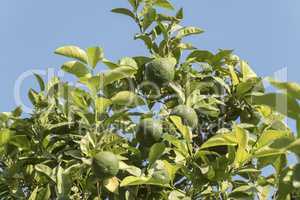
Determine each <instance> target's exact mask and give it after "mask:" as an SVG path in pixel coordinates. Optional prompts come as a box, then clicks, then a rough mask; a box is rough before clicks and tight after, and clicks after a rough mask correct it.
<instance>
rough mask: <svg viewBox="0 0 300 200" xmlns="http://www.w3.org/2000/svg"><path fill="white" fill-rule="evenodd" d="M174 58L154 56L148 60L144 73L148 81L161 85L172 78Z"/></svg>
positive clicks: (173, 74)
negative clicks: (154, 57)
mask: <svg viewBox="0 0 300 200" xmlns="http://www.w3.org/2000/svg"><path fill="white" fill-rule="evenodd" d="M176 62H177V61H176V59H175V58H156V59H154V60H152V61H151V62H149V63H148V64H147V65H146V68H145V75H146V78H147V80H148V81H151V82H153V83H156V84H157V85H163V84H164V83H168V82H170V81H172V80H174V77H175V65H176Z"/></svg>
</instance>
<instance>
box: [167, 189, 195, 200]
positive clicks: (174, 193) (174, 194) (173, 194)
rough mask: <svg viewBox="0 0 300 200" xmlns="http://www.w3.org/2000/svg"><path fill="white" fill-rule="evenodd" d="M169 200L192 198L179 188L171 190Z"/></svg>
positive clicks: (189, 199) (188, 199) (187, 199)
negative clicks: (178, 189)
mask: <svg viewBox="0 0 300 200" xmlns="http://www.w3.org/2000/svg"><path fill="white" fill-rule="evenodd" d="M168 200H191V198H190V197H187V196H186V195H185V194H184V192H179V191H177V190H173V191H172V192H170V194H169V196H168Z"/></svg>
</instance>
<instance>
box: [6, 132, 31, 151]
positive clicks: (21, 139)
mask: <svg viewBox="0 0 300 200" xmlns="http://www.w3.org/2000/svg"><path fill="white" fill-rule="evenodd" d="M9 143H11V144H13V145H15V146H17V147H19V148H20V149H22V150H30V147H31V144H30V141H29V140H28V138H27V136H26V135H14V136H12V137H11V138H10V141H9Z"/></svg>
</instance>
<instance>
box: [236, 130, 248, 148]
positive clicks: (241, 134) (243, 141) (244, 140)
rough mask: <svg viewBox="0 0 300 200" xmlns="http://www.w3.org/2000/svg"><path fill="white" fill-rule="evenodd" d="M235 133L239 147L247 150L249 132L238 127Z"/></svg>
mask: <svg viewBox="0 0 300 200" xmlns="http://www.w3.org/2000/svg"><path fill="white" fill-rule="evenodd" d="M234 133H235V137H236V142H237V143H238V146H239V147H240V148H242V149H246V147H247V145H248V140H249V138H248V134H247V132H246V131H245V130H244V129H242V128H240V127H238V126H237V127H235V128H234Z"/></svg>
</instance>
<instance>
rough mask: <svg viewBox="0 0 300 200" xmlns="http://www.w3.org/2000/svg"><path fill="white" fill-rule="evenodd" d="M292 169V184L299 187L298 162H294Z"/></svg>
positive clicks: (299, 173) (299, 166)
mask: <svg viewBox="0 0 300 200" xmlns="http://www.w3.org/2000/svg"><path fill="white" fill-rule="evenodd" d="M293 170H294V171H293V186H294V187H295V188H300V164H299V163H298V164H296V165H295V166H294V169H293Z"/></svg>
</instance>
